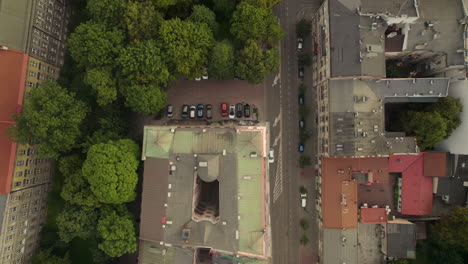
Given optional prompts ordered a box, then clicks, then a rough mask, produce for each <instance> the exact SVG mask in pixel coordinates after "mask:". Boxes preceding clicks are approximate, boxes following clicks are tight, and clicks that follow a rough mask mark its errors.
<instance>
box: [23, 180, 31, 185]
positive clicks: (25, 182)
mask: <svg viewBox="0 0 468 264" xmlns="http://www.w3.org/2000/svg"><path fill="white" fill-rule="evenodd" d="M23 182H24V184H30V183H31V180H30V179H26V180H24V181H23Z"/></svg>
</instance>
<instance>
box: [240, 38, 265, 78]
mask: <svg viewBox="0 0 468 264" xmlns="http://www.w3.org/2000/svg"><path fill="white" fill-rule="evenodd" d="M237 58H238V60H237V64H236V69H235V70H236V75H237V76H239V77H241V78H243V79H246V80H248V81H249V82H250V83H253V84H258V83H261V82H262V81H263V78H264V75H265V73H266V67H265V61H264V58H263V50H262V48H261V47H260V46H259V45H258V44H257V42H255V41H253V40H249V41H248V42H247V44H246V46H245V47H244V48H243V49H242V50H241V51H240V52H239V56H237Z"/></svg>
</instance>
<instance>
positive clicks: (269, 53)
mask: <svg viewBox="0 0 468 264" xmlns="http://www.w3.org/2000/svg"><path fill="white" fill-rule="evenodd" d="M264 61H265V62H264V63H265V69H266V71H267V73H271V72H274V71H276V70H277V69H278V68H279V65H280V57H279V50H278V48H276V47H275V48H272V49H267V50H266V51H265V60H264Z"/></svg>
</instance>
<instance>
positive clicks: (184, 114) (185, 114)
mask: <svg viewBox="0 0 468 264" xmlns="http://www.w3.org/2000/svg"><path fill="white" fill-rule="evenodd" d="M188 114H189V106H188V105H186V104H184V105H183V106H182V118H187V117H188Z"/></svg>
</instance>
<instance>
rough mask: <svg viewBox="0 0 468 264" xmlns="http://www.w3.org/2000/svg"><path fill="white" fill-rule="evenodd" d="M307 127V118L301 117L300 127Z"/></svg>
mask: <svg viewBox="0 0 468 264" xmlns="http://www.w3.org/2000/svg"><path fill="white" fill-rule="evenodd" d="M304 127H305V120H304V118H303V117H301V119H299V128H304Z"/></svg>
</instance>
